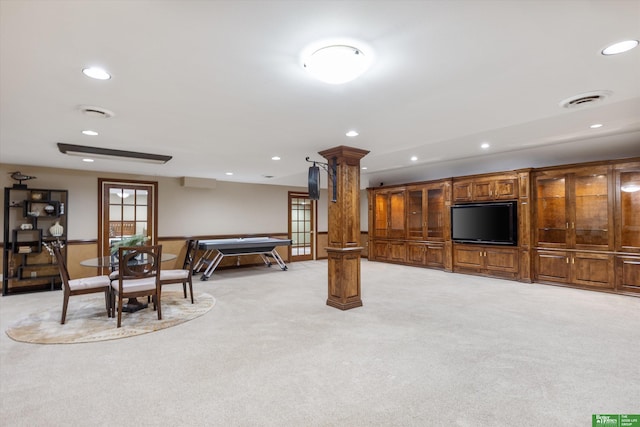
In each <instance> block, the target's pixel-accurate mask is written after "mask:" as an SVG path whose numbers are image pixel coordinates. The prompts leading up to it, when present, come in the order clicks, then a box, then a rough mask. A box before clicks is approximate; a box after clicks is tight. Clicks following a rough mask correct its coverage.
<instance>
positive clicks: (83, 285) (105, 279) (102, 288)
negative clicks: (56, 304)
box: [51, 244, 111, 325]
mask: <svg viewBox="0 0 640 427" xmlns="http://www.w3.org/2000/svg"><path fill="white" fill-rule="evenodd" d="M51 246H52V248H53V254H54V256H55V257H56V262H57V263H58V270H60V278H61V279H62V291H63V300H62V318H61V319H60V324H62V325H64V322H65V321H66V319H67V307H68V306H69V297H70V296H72V295H85V294H93V293H98V292H104V300H105V306H106V310H107V316H108V317H111V307H110V301H111V298H110V296H109V285H110V284H111V280H109V276H104V275H103V276H92V277H83V278H80V279H71V278H69V271H68V270H67V263H66V260H65V258H64V256H63V255H62V251H61V250H60V247H59V246H57V245H54V244H52V245H51Z"/></svg>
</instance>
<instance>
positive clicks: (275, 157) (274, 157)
mask: <svg viewBox="0 0 640 427" xmlns="http://www.w3.org/2000/svg"><path fill="white" fill-rule="evenodd" d="M271 160H280V157H278V156H273V157H272V158H271Z"/></svg>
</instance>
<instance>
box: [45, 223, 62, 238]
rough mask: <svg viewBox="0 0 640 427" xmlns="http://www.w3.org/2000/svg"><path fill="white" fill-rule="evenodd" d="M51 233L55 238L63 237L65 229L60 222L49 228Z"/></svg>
mask: <svg viewBox="0 0 640 427" xmlns="http://www.w3.org/2000/svg"><path fill="white" fill-rule="evenodd" d="M49 233H51V235H52V236H53V237H60V236H62V233H64V227H62V226H61V225H60V221H56V223H55V224H53V225H52V226H51V227H49Z"/></svg>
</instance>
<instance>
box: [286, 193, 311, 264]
mask: <svg viewBox="0 0 640 427" xmlns="http://www.w3.org/2000/svg"><path fill="white" fill-rule="evenodd" d="M315 218H316V202H315V200H311V199H310V198H309V194H308V193H294V192H289V237H290V238H291V261H308V260H312V259H315V256H316V242H315V231H316V226H315Z"/></svg>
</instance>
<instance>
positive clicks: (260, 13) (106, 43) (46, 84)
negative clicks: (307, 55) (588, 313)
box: [0, 0, 640, 187]
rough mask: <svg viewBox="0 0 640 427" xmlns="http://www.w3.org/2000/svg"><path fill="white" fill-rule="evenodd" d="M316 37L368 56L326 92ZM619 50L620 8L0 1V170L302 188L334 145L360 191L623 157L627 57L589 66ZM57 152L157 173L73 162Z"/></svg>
mask: <svg viewBox="0 0 640 427" xmlns="http://www.w3.org/2000/svg"><path fill="white" fill-rule="evenodd" d="M335 37H348V38H352V39H358V40H362V41H363V42H364V43H366V44H367V45H369V46H370V47H371V48H372V49H373V50H374V53H375V62H374V64H373V66H372V68H371V69H370V70H369V71H368V72H367V73H366V74H364V75H363V76H362V77H361V78H359V79H358V80H355V81H353V82H351V83H347V84H344V85H339V86H332V85H327V84H324V83H321V82H319V81H316V80H314V79H312V78H311V77H310V76H309V75H308V74H307V73H306V72H305V71H304V69H303V68H301V67H300V63H299V62H300V58H299V55H300V53H301V52H302V50H303V49H304V48H305V47H306V46H308V45H309V44H311V43H314V42H317V41H318V40H322V39H326V38H335ZM630 38H632V39H639V38H640V1H636V0H623V1H615V0H601V1H596V0H593V1H580V0H568V1H563V0H555V1H539V0H536V1H524V0H522V1H520V0H513V1H507V0H501V1H482V0H458V1H448V0H447V1H435V0H434V1H302V0H301V1H295V0H291V1H266V0H265V1H188V0H183V1H143V0H137V1H112V0H108V1H99V0H91V1H89V0H85V1H82V0H72V1H59V0H55V1H52V0H45V1H36V0H31V1H19V0H16V1H7V0H0V49H1V50H0V162H2V163H10V164H18V165H33V166H49V167H60V168H71V169H82V170H98V171H107V172H118V173H136V174H145V175H155V176H176V177H181V176H189V177H200V178H215V179H218V180H224V181H236V182H251V183H267V184H276V185H296V186H306V173H307V172H306V171H307V168H308V166H309V164H308V163H307V162H306V161H305V157H307V156H309V157H311V158H312V159H314V160H323V159H322V158H321V157H320V156H319V155H318V154H317V152H318V151H322V150H325V149H328V148H331V147H335V146H338V145H348V146H352V147H356V148H361V149H365V150H369V151H370V154H368V155H367V156H366V157H364V158H363V159H362V165H363V166H367V167H368V169H367V170H366V171H363V174H362V179H361V181H362V186H363V187H366V186H368V185H371V186H377V185H380V183H381V182H384V183H385V184H392V183H399V182H409V181H419V180H427V179H435V178H440V177H448V176H457V175H465V174H471V173H481V172H491V171H500V170H506V169H515V168H519V167H529V166H534V167H536V166H546V165H553V164H564V163H574V162H580V161H588V160H599V159H611V158H621V157H629V156H640V48H636V49H634V50H632V51H630V52H627V53H624V54H620V55H616V56H608V57H606V56H603V55H601V54H600V51H601V50H602V49H603V48H604V47H606V46H607V45H608V44H610V43H612V42H616V41H620V40H624V39H630ZM95 65H98V66H102V67H104V68H106V69H107V70H108V71H109V72H110V73H111V74H112V76H113V77H112V79H111V80H108V81H98V80H92V79H90V78H87V77H86V76H84V75H83V74H82V73H81V70H82V68H84V67H87V66H95ZM597 90H608V91H611V93H612V94H611V96H609V97H608V98H606V99H605V100H604V101H602V102H599V103H595V104H592V105H589V106H586V107H582V108H576V109H567V108H563V107H561V106H560V105H559V103H560V102H561V101H562V100H564V99H566V98H569V97H573V96H575V95H579V94H582V93H587V92H592V91H597ZM80 105H90V106H99V107H102V108H105V109H108V110H111V111H113V112H114V113H115V116H114V117H112V118H109V119H99V118H93V117H89V116H87V115H84V114H82V113H81V112H80V111H79V106H80ZM593 123H602V124H604V126H603V127H602V128H599V129H590V128H589V125H591V124H593ZM83 129H93V130H96V131H98V132H99V133H100V135H99V136H94V137H90V136H85V135H82V134H81V133H80V132H81V131H82V130H83ZM350 129H355V130H357V131H358V132H360V136H358V137H356V138H348V137H346V136H345V133H346V132H347V131H348V130H350ZM57 142H65V143H70V144H81V145H92V146H100V147H106V148H113V149H121V150H131V151H141V152H150V153H157V154H168V155H171V156H173V159H172V160H171V161H170V162H168V163H167V164H164V165H150V164H141V163H133V162H124V161H108V160H96V162H95V163H93V164H87V163H83V162H82V161H81V159H80V158H79V157H73V156H67V155H63V154H61V153H60V152H59V151H58V149H57V146H56V143H57ZM482 142H488V143H490V144H491V147H490V148H489V149H488V150H483V149H481V148H480V144H481V143H482ZM274 155H277V156H280V157H281V158H282V159H281V160H280V161H273V160H271V157H272V156H274ZM413 155H415V156H417V157H418V161H417V162H412V161H411V160H410V157H411V156H413ZM225 172H233V173H234V175H233V176H227V175H225ZM265 175H273V176H274V177H273V178H265V177H264V176H265ZM323 179H324V178H323Z"/></svg>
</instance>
